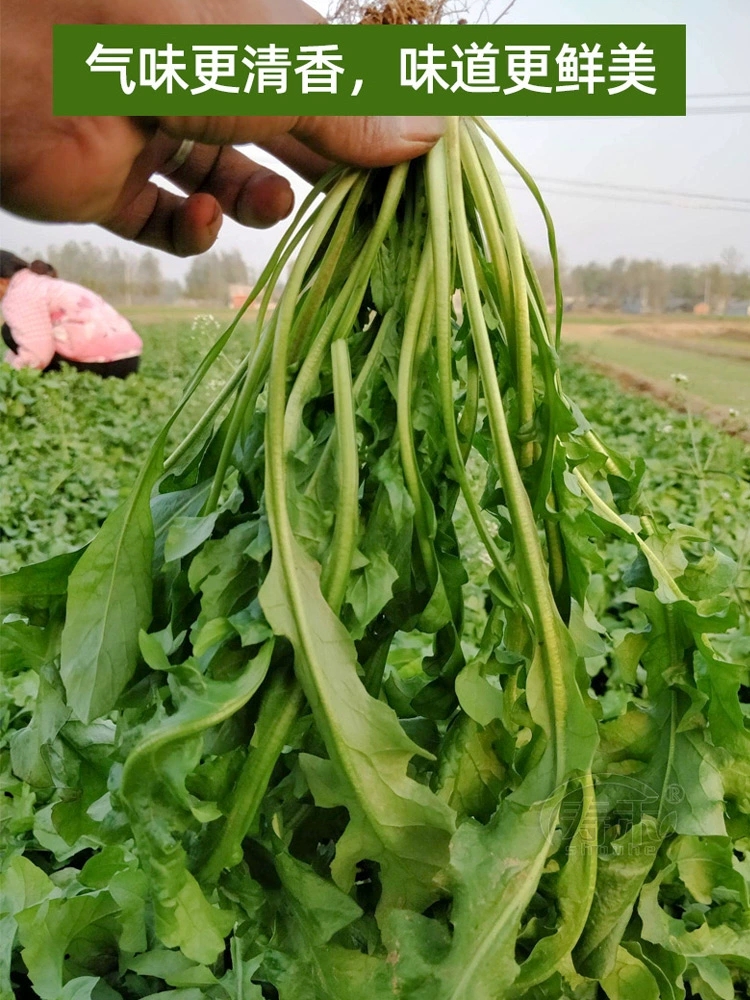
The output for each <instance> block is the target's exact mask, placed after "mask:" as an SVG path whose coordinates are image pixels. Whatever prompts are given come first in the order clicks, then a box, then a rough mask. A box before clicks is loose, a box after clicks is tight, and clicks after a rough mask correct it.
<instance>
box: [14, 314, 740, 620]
mask: <svg viewBox="0 0 750 1000" xmlns="http://www.w3.org/2000/svg"><path fill="white" fill-rule="evenodd" d="M140 330H141V334H142V336H143V339H144V341H145V344H146V348H145V353H144V364H143V368H142V371H141V373H140V374H139V375H137V376H136V377H134V378H131V379H129V380H128V381H127V382H124V383H123V382H120V381H119V380H117V379H109V380H106V381H102V380H100V379H97V378H95V377H94V376H92V375H81V374H78V373H76V372H73V371H66V372H61V373H53V374H50V375H46V376H45V377H44V378H41V377H40V376H39V375H38V373H36V372H33V371H25V372H20V373H18V372H14V371H12V370H11V369H10V368H7V367H6V366H2V367H0V510H2V512H3V517H2V526H1V527H0V573H8V572H12V571H14V570H16V569H18V568H19V567H20V566H22V565H24V564H26V563H29V562H37V561H39V560H41V559H45V558H47V557H49V556H52V555H57V554H59V553H61V552H67V551H69V550H70V549H72V548H76V547H77V546H79V545H81V544H83V543H84V542H86V541H87V540H88V539H89V538H90V537H91V536H92V535H93V533H94V532H95V530H96V528H97V527H98V526H99V525H100V524H101V522H102V521H103V520H104V518H105V516H106V515H107V514H108V513H109V512H110V510H112V509H113V508H114V507H115V506H116V505H117V503H118V502H119V501H120V500H122V499H123V498H124V497H125V495H126V494H127V491H128V489H129V487H130V486H131V485H132V483H133V480H134V479H135V476H136V474H137V470H138V467H139V463H140V462H141V460H142V459H143V457H144V455H145V454H146V451H147V450H148V448H149V446H150V444H151V443H152V440H153V436H154V433H155V428H157V427H158V426H159V424H160V423H161V422H162V421H163V420H164V419H165V418H166V417H167V416H168V414H169V413H170V412H171V410H172V408H173V406H174V405H175V403H176V402H177V400H178V398H179V396H180V393H181V390H182V387H183V385H184V383H185V380H186V379H187V377H188V376H189V374H190V373H191V372H192V371H193V369H194V368H195V365H196V364H197V362H198V360H199V358H200V357H201V355H202V352H203V350H204V349H205V347H206V345H207V343H208V342H209V341H210V340H211V339H212V337H213V336H215V334H216V332H217V330H218V323H217V320H215V319H214V317H212V316H199V317H197V318H195V319H194V320H192V321H189V320H185V319H183V318H182V317H180V319H178V320H175V321H171V322H170V321H169V320H164V321H161V322H158V323H151V324H148V325H144V326H141V328H140ZM245 339H246V338H245V336H244V335H243V333H242V330H241V331H240V332H239V333H238V335H237V338H236V339H235V340H233V341H232V342H231V343H230V345H229V347H228V348H227V351H226V353H225V355H224V357H223V359H222V367H221V368H220V369H219V370H218V371H217V374H216V375H212V376H211V377H210V378H209V379H208V381H207V382H206V383H205V384H204V385H203V386H201V388H200V390H199V392H198V393H197V394H196V397H194V399H193V400H192V401H191V404H190V406H189V409H188V412H187V413H186V414H185V415H184V416H183V417H182V418H181V420H180V422H179V424H178V426H177V428H176V430H175V432H174V439H175V440H177V439H179V437H180V435H181V433H184V430H185V429H186V428H189V427H190V426H191V424H192V423H193V422H194V421H195V419H196V418H197V417H198V416H199V415H200V414H201V413H202V412H203V411H204V410H205V408H206V406H207V405H208V403H209V402H210V400H211V399H212V398H213V393H215V391H216V389H217V386H218V385H219V382H220V379H219V376H220V375H223V374H228V373H229V372H230V371H231V370H232V369H233V367H234V365H235V364H236V362H237V361H238V360H239V358H240V357H241V356H242V353H243V345H244V342H245ZM565 379H566V386H567V387H568V391H569V393H570V395H571V396H572V398H573V399H575V400H577V401H578V402H579V404H580V405H581V407H582V409H583V410H584V412H585V413H586V415H587V417H588V418H589V419H590V420H591V422H592V424H593V425H594V427H595V428H596V429H597V430H601V431H602V436H603V438H604V439H605V440H607V441H609V442H611V444H612V446H613V447H615V448H617V449H618V450H620V451H622V452H625V453H627V454H629V455H631V456H636V455H640V456H642V457H643V458H644V460H645V462H646V467H647V474H646V487H647V493H648V495H649V496H651V497H652V498H653V502H654V503H655V504H656V509H655V510H654V511H653V513H654V516H655V517H656V519H657V520H659V521H661V522H663V523H665V524H667V523H669V522H672V521H679V522H684V523H688V524H693V525H695V526H696V527H698V528H700V529H701V530H705V531H707V532H708V533H709V534H710V535H711V536H712V538H713V539H714V541H715V542H717V543H718V544H720V545H721V546H723V547H725V548H726V550H727V553H728V554H731V555H732V556H733V557H734V558H735V559H736V560H737V562H738V564H739V567H740V573H739V576H738V579H737V583H736V587H737V590H738V594H739V592H742V593H743V594H744V598H745V601H747V600H748V599H750V449H749V448H748V447H747V445H743V443H742V442H740V441H737V440H735V439H733V438H731V437H728V436H727V435H725V434H723V433H722V432H721V431H719V430H717V429H716V428H714V427H712V426H711V425H710V424H708V423H707V422H705V421H703V420H701V419H699V418H696V419H691V417H690V415H685V414H681V413H674V412H673V411H670V410H668V409H667V408H665V407H664V406H661V405H659V404H656V403H652V402H650V401H649V400H648V399H645V398H644V397H642V396H631V395H628V394H626V393H624V392H622V391H621V390H619V389H618V388H617V387H616V386H615V385H614V383H613V382H611V381H610V380H609V379H606V378H604V377H603V376H600V375H597V374H594V373H591V372H588V371H587V370H586V369H585V368H584V367H583V366H581V365H579V364H576V363H575V355H574V354H573V353H572V352H570V353H568V354H567V356H566V372H565Z"/></svg>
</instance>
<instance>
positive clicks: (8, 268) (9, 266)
mask: <svg viewBox="0 0 750 1000" xmlns="http://www.w3.org/2000/svg"><path fill="white" fill-rule="evenodd" d="M26 269H28V270H29V271H33V272H34V274H47V275H49V276H50V277H52V278H56V277H57V271H56V270H55V269H54V267H53V266H52V265H51V264H47V263H45V261H43V260H32V262H31V263H30V264H29V263H28V262H27V261H25V260H22V259H21V258H20V257H16V255H15V254H14V253H11V252H10V251H9V250H0V278H12V277H13V275H14V274H18V272H19V271H24V270H26Z"/></svg>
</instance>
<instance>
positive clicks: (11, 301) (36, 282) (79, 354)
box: [0, 250, 143, 378]
mask: <svg viewBox="0 0 750 1000" xmlns="http://www.w3.org/2000/svg"><path fill="white" fill-rule="evenodd" d="M0 302H1V303H2V311H3V318H4V320H5V322H4V325H3V330H2V333H3V340H4V341H5V343H6V345H7V346H8V348H9V350H8V353H7V354H6V355H5V360H6V362H8V364H10V365H12V366H13V367H14V368H39V369H41V370H42V371H53V370H57V369H59V368H60V365H61V363H63V362H64V363H65V364H68V365H71V366H72V367H73V368H77V369H78V370H79V371H88V372H93V373H94V374H96V375H101V376H103V377H105V378H106V377H107V376H115V377H117V378H125V377H126V376H127V375H131V374H133V372H136V371H138V367H139V365H140V359H141V352H142V350H143V342H142V340H141V338H140V337H139V336H138V334H137V333H136V332H135V330H134V329H133V327H132V326H131V325H130V323H129V322H128V321H127V320H126V319H125V318H124V317H123V316H121V315H120V314H119V313H118V312H117V310H115V309H113V308H112V306H111V305H109V303H107V302H105V301H104V299H103V298H101V296H99V295H97V294H96V293H95V292H92V291H90V290H89V289H88V288H83V287H82V286H81V285H76V284H73V283H72V282H70V281H62V280H61V279H60V278H58V277H57V272H56V271H55V269H54V268H53V267H51V266H50V265H49V264H45V263H44V262H43V261H38V260H37V261H34V262H33V263H31V264H27V263H26V261H24V260H21V258H20V257H16V255H15V254H12V253H9V252H8V251H6V250H3V251H0Z"/></svg>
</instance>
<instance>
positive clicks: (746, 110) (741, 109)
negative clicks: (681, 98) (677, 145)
mask: <svg viewBox="0 0 750 1000" xmlns="http://www.w3.org/2000/svg"><path fill="white" fill-rule="evenodd" d="M687 114H688V118H692V116H693V115H746V114H750V104H737V105H733V106H732V105H722V106H721V107H713V108H711V107H705V108H703V107H701V108H688V109H687Z"/></svg>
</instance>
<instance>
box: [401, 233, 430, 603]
mask: <svg viewBox="0 0 750 1000" xmlns="http://www.w3.org/2000/svg"><path fill="white" fill-rule="evenodd" d="M431 267H432V251H431V247H430V244H429V242H428V243H426V244H425V246H424V250H423V252H422V260H421V262H420V265H419V272H418V274H417V281H416V284H415V286H414V294H413V297H412V300H411V302H410V304H409V311H408V313H407V316H406V323H405V325H404V336H403V340H402V342H401V354H400V356H399V367H398V391H397V413H398V417H397V419H398V439H399V448H400V453H401V468H402V470H403V473H404V482H405V483H406V489H407V490H408V492H409V496H410V497H411V499H412V503H413V504H414V527H415V530H416V535H417V542H418V544H419V551H420V552H421V554H422V561H423V562H424V567H425V570H426V572H427V577H428V579H429V581H430V584H431V585H432V586H434V585H435V582H436V580H437V576H438V566H437V561H436V558H435V549H434V546H433V543H432V539H433V537H434V530H432V528H431V525H430V518H429V514H428V510H427V506H426V503H425V499H426V498H425V496H424V486H423V484H422V480H421V478H420V475H419V468H418V464H417V455H416V451H415V449H414V429H413V427H412V418H411V404H412V380H413V375H414V358H415V355H416V351H417V342H418V339H419V333H420V328H421V324H422V319H423V316H424V313H425V309H426V305H427V293H428V285H429V276H430V270H431Z"/></svg>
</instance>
